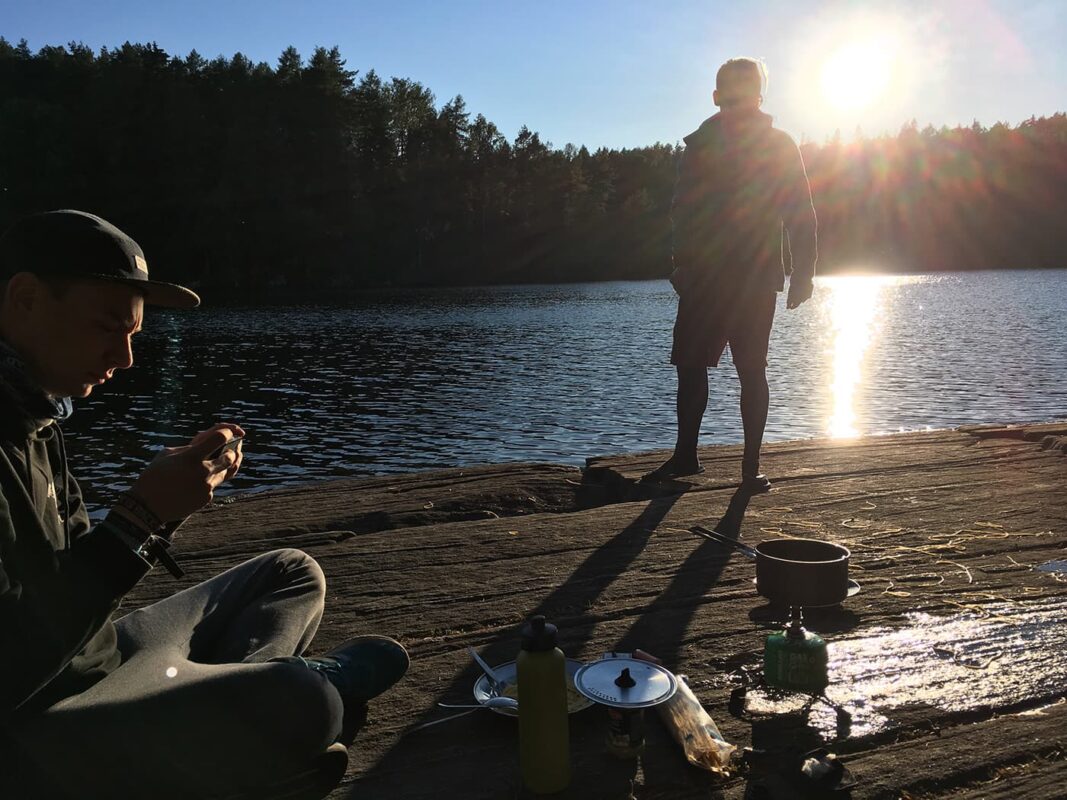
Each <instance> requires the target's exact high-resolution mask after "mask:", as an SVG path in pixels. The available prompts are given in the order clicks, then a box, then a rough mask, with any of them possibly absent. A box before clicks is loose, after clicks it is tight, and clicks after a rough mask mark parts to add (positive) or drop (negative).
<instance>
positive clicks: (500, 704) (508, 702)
mask: <svg viewBox="0 0 1067 800" xmlns="http://www.w3.org/2000/svg"><path fill="white" fill-rule="evenodd" d="M438 705H440V706H444V707H445V708H466V709H469V710H468V711H460V712H459V713H458V714H452V715H451V716H448V717H444V718H443V719H435V720H433V721H432V722H424V723H423V724H422V725H416V726H415V727H414V728H408V729H407V730H406V731H404V735H405V736H407V735H408V734H409V733H414V732H415V731H421V730H422V729H423V728H431V727H433V726H434V725H440V724H441V723H442V722H448V721H449V720H453V719H459V718H460V717H465V716H467V715H468V714H473V713H474V712H475V711H478V710H479V709H482V708H518V707H519V701H518V700H515V699H513V698H511V697H490V698H489V699H488V700H486V702H485V705H476V706H473V707H472V706H466V705H462V706H450V705H445V704H444V703H438Z"/></svg>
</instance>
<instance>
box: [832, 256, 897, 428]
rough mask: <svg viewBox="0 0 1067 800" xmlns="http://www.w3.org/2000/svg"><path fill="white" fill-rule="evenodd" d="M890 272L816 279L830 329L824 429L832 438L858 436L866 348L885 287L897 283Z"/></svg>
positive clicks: (875, 326) (878, 316)
mask: <svg viewBox="0 0 1067 800" xmlns="http://www.w3.org/2000/svg"><path fill="white" fill-rule="evenodd" d="M902 280H906V279H902V278H898V277H892V276H881V275H872V276H846V275H842V276H835V277H831V278H823V279H821V280H820V286H821V287H822V289H821V290H820V291H821V292H825V294H824V300H823V303H824V304H825V305H824V308H825V311H826V313H827V316H828V317H829V320H828V321H829V323H830V325H829V327H830V330H831V332H832V333H831V336H832V338H831V342H830V350H829V356H830V359H831V362H832V367H831V371H830V374H831V383H830V402H831V408H830V418H829V420H828V421H827V425H826V428H827V432H828V433H829V434H830V436H831V437H833V438H835V439H845V438H849V437H852V436H858V435H860V433H861V432H862V431H861V429H860V426H859V425H857V419H856V418H857V416H858V414H859V412H860V402H861V401H860V397H859V395H860V394H861V387H862V385H863V378H864V366H865V362H866V356H867V351H868V349H869V348H870V345H871V342H872V339H873V338H874V337H875V335H876V332H877V330H878V327H879V324H880V322H881V316H882V314H883V308H882V305H883V302H884V298H883V294H884V292H885V289H886V287H888V286H891V285H893V284H896V283H900V282H901V281H902Z"/></svg>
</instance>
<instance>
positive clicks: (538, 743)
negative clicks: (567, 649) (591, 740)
mask: <svg viewBox="0 0 1067 800" xmlns="http://www.w3.org/2000/svg"><path fill="white" fill-rule="evenodd" d="M566 665H567V659H566V658H565V657H564V656H563V653H562V652H561V651H560V649H559V648H558V647H556V626H555V625H550V624H547V623H546V622H545V618H544V617H543V616H540V615H538V616H536V617H532V618H531V619H530V621H529V622H528V623H527V624H526V626H525V627H523V629H522V650H521V651H520V653H519V659H518V665H517V669H518V680H519V768H520V770H521V771H522V782H523V785H525V786H526V788H527V789H528V790H529V791H531V792H533V793H534V794H552V793H553V792H560V791H562V790H563V789H566V788H567V784H569V783H570V782H571V763H570V737H569V731H568V727H567V725H568V720H567V667H566Z"/></svg>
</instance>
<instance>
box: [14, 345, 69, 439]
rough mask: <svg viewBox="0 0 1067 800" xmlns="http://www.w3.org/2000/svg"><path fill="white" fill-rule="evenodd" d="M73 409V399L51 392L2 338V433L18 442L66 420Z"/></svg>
mask: <svg viewBox="0 0 1067 800" xmlns="http://www.w3.org/2000/svg"><path fill="white" fill-rule="evenodd" d="M72 410H73V408H72V405H71V402H70V398H69V397H62V398H55V397H52V396H50V395H49V394H47V393H46V392H45V391H44V390H43V389H41V388H40V386H38V385H37V383H36V382H35V381H34V380H33V379H32V378H31V377H30V376H29V375H28V374H27V372H26V365H25V363H24V362H23V360H22V357H21V356H19V354H18V353H17V352H16V351H15V350H13V349H12V348H11V346H10V345H8V344H7V343H6V342H4V341H2V340H0V436H2V437H3V438H4V439H6V440H8V441H11V442H18V441H22V440H24V439H26V437H28V436H30V435H31V434H33V433H35V432H36V431H39V430H41V429H43V428H46V427H48V426H49V425H51V424H52V423H53V422H54V421H55V420H57V419H66V418H67V417H68V416H70V412H71V411H72Z"/></svg>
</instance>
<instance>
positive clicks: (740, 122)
mask: <svg viewBox="0 0 1067 800" xmlns="http://www.w3.org/2000/svg"><path fill="white" fill-rule="evenodd" d="M773 121H774V118H773V117H772V116H771V115H770V114H765V113H763V112H762V111H760V110H759V109H758V108H753V109H744V110H736V111H720V112H719V113H717V114H714V115H712V116H710V117H708V118H707V119H706V120H704V122H703V123H701V125H700V127H699V128H697V129H696V130H695V131H693V132H692V133H691V134H689V135H688V136H686V137H685V138H683V139H682V141H683V142H685V143H686V145H687V146H689V147H692V146H693V145H700V144H707V143H710V142H712V141H714V140H715V139H717V138H718V137H719V136H724V137H726V138H732V137H733V136H735V135H737V134H738V133H743V132H747V131H751V130H759V129H766V128H770V127H771V123H772V122H773Z"/></svg>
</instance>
